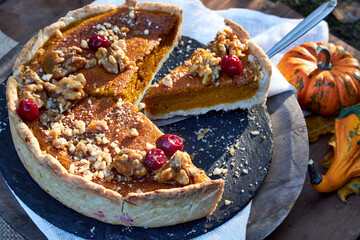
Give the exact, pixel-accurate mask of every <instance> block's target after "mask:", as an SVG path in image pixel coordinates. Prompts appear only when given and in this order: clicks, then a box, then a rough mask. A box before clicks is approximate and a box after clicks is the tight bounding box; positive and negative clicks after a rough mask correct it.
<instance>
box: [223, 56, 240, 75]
mask: <svg viewBox="0 0 360 240" xmlns="http://www.w3.org/2000/svg"><path fill="white" fill-rule="evenodd" d="M220 65H221V68H222V70H223V71H224V72H226V73H227V74H228V75H229V76H234V75H239V74H240V73H242V71H243V67H242V64H241V61H240V59H239V58H238V57H237V56H235V55H225V56H223V57H222V58H221V62H220Z"/></svg>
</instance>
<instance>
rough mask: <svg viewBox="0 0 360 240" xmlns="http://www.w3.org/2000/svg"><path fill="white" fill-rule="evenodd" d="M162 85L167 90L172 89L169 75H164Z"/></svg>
mask: <svg viewBox="0 0 360 240" xmlns="http://www.w3.org/2000/svg"><path fill="white" fill-rule="evenodd" d="M162 83H163V84H164V85H165V86H167V87H169V88H172V86H173V80H172V79H171V77H170V76H169V75H166V77H164V79H163V80H162Z"/></svg>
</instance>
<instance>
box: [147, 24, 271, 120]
mask: <svg viewBox="0 0 360 240" xmlns="http://www.w3.org/2000/svg"><path fill="white" fill-rule="evenodd" d="M225 24H226V25H227V26H228V27H229V28H230V29H231V30H232V34H234V35H236V36H237V37H238V39H240V40H241V41H243V43H245V44H246V45H247V47H248V50H247V52H249V53H250V54H251V55H253V56H254V58H255V59H257V61H258V63H259V64H258V66H260V67H261V69H260V72H259V77H258V79H260V80H259V81H258V85H257V89H256V92H255V94H253V95H250V96H245V97H244V96H242V95H240V94H239V91H242V90H236V91H237V92H236V91H235V90H234V89H236V88H237V86H235V85H232V86H229V84H227V85H226V84H223V82H224V81H217V82H216V83H215V86H212V85H211V84H209V85H207V86H204V85H202V86H201V84H198V83H194V82H195V81H199V82H200V81H201V80H198V78H199V77H198V75H197V76H196V75H195V76H191V75H190V74H188V73H185V74H184V75H185V77H183V75H182V72H181V71H183V70H182V69H181V68H186V67H184V66H185V64H184V65H182V66H179V67H177V68H175V69H174V70H173V71H172V72H171V73H169V74H168V75H167V76H165V77H164V78H163V79H162V80H160V82H159V83H158V84H155V85H153V86H151V87H150V89H149V91H148V92H147V93H146V95H145V97H144V99H143V102H144V103H145V115H146V116H147V117H149V118H150V119H152V120H159V119H160V120H161V119H168V118H172V117H177V116H191V115H195V116H196V115H199V114H205V113H207V112H209V111H211V110H215V111H219V110H224V111H229V110H234V109H239V108H241V109H250V108H252V107H254V106H256V105H264V104H265V102H266V98H267V93H268V90H269V86H270V77H271V73H272V67H271V63H270V61H269V58H268V56H267V55H266V53H265V52H264V51H263V50H262V48H260V47H259V46H258V45H257V44H255V43H254V42H252V41H249V40H248V39H249V34H248V33H247V32H246V30H244V29H243V28H242V27H241V26H240V25H238V24H236V23H234V22H233V21H231V20H230V19H225ZM213 42H214V41H213ZM209 44H211V43H209ZM205 47H209V45H207V46H205ZM217 57H218V56H217ZM190 58H191V57H190ZM185 63H186V61H185ZM185 71H186V70H185ZM221 74H222V73H221V72H220V74H219V75H220V77H221ZM189 76H190V77H189ZM189 78H194V79H195V78H196V79H195V80H193V82H191V81H190V80H189ZM184 79H185V80H186V81H187V84H188V85H185V83H182V82H184V81H183V80H184ZM230 79H231V78H230ZM169 82H170V84H169ZM219 82H220V84H219V85H218V86H216V84H218V83H219ZM196 84H197V85H200V87H199V86H195V88H191V87H192V86H193V85H196ZM222 84H223V85H225V87H226V88H228V89H232V90H229V92H224V91H223V92H222V88H223V85H222ZM173 86H177V87H176V88H174V87H173ZM240 87H243V86H240ZM240 87H239V89H241V88H240ZM230 91H234V92H235V93H232V92H231V93H230ZM246 91H247V90H246V89H245V91H242V92H245V93H246ZM229 94H231V95H233V96H232V97H231V96H230V95H229ZM236 94H238V96H236ZM218 95H223V97H221V96H220V99H221V100H220V101H218V102H216V101H217V100H215V98H214V97H218ZM172 98H174V99H172ZM211 98H213V99H211ZM203 99H205V100H204V101H205V102H204V103H203V102H202V100H203ZM229 99H231V101H230V102H227V101H228V100H229ZM172 100H173V101H172ZM171 101H172V102H171ZM160 102H161V103H160ZM173 103H174V104H173ZM205 104H208V105H207V106H206V105H205ZM171 108H174V109H171Z"/></svg>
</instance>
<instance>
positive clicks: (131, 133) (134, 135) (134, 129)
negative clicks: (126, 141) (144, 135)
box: [130, 128, 139, 137]
mask: <svg viewBox="0 0 360 240" xmlns="http://www.w3.org/2000/svg"><path fill="white" fill-rule="evenodd" d="M130 135H131V136H132V137H137V136H139V132H138V131H137V130H136V128H132V129H130Z"/></svg>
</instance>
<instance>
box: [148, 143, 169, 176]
mask: <svg viewBox="0 0 360 240" xmlns="http://www.w3.org/2000/svg"><path fill="white" fill-rule="evenodd" d="M165 162H166V156H165V154H164V152H163V150H161V149H157V148H153V149H151V150H150V151H148V152H147V153H146V155H145V160H144V163H145V165H146V167H147V168H148V169H150V170H152V171H153V170H156V169H159V168H161V167H162V166H163V165H164V164H165Z"/></svg>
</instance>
